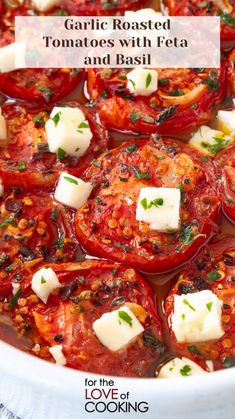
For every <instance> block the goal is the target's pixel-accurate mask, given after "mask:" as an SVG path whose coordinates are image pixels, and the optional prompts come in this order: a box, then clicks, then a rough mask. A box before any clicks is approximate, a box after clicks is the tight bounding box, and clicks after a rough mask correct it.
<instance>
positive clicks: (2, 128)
mask: <svg viewBox="0 0 235 419" xmlns="http://www.w3.org/2000/svg"><path fill="white" fill-rule="evenodd" d="M6 139H7V123H6V119H5V118H4V116H3V115H2V109H1V107H0V141H5V140H6Z"/></svg>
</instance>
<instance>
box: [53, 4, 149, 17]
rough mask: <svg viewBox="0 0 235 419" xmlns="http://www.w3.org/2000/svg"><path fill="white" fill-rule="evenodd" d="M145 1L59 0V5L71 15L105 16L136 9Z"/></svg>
mask: <svg viewBox="0 0 235 419" xmlns="http://www.w3.org/2000/svg"><path fill="white" fill-rule="evenodd" d="M146 2H147V0H110V1H107V2H106V1H102V0H61V2H60V4H59V6H60V7H62V8H63V9H65V10H66V11H67V12H68V13H69V14H70V15H72V16H76V15H78V16H79V15H81V16H99V15H100V16H105V15H115V14H117V13H118V14H120V13H123V12H125V11H126V10H137V9H138V8H140V7H144V5H145V4H146Z"/></svg>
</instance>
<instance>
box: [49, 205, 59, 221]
mask: <svg viewBox="0 0 235 419" xmlns="http://www.w3.org/2000/svg"><path fill="white" fill-rule="evenodd" d="M59 213H60V210H59V208H53V210H52V211H51V215H50V219H51V220H52V221H54V222H57V218H58V215H59Z"/></svg>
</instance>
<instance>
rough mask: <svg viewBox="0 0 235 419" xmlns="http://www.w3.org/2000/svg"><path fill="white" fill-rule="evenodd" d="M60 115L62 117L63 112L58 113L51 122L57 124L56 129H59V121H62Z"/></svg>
mask: <svg viewBox="0 0 235 419" xmlns="http://www.w3.org/2000/svg"><path fill="white" fill-rule="evenodd" d="M60 115H61V112H57V113H56V114H55V115H54V116H53V118H51V120H52V121H53V122H54V124H55V127H57V125H58V123H59V121H60Z"/></svg>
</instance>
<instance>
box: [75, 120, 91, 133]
mask: <svg viewBox="0 0 235 419" xmlns="http://www.w3.org/2000/svg"><path fill="white" fill-rule="evenodd" d="M83 128H89V125H88V124H87V122H85V121H83V122H81V124H80V125H78V129H77V132H79V133H80V134H82V133H83V131H82V130H83Z"/></svg>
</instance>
